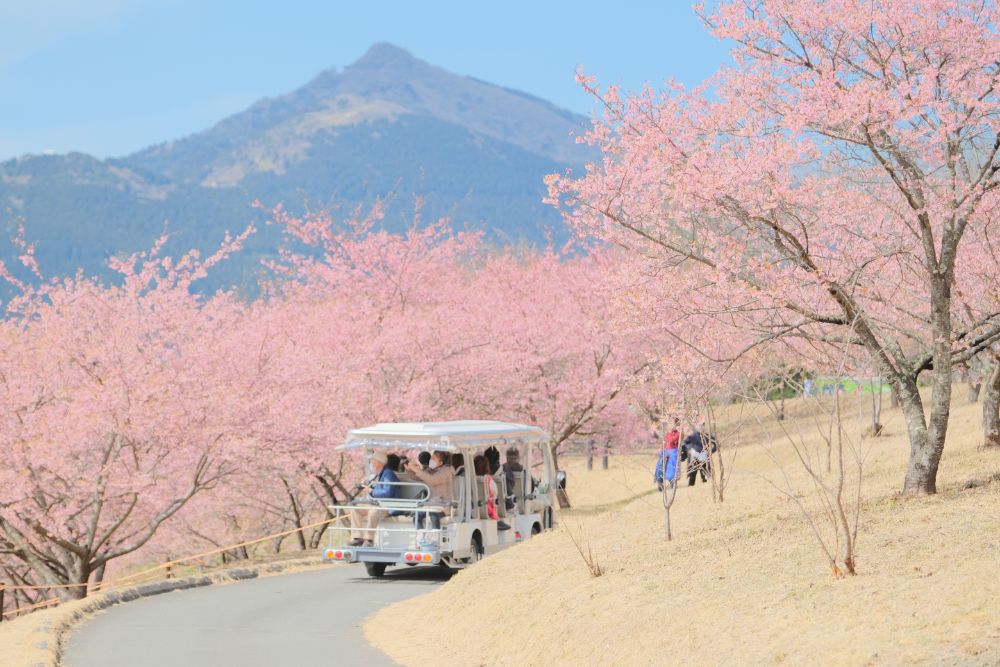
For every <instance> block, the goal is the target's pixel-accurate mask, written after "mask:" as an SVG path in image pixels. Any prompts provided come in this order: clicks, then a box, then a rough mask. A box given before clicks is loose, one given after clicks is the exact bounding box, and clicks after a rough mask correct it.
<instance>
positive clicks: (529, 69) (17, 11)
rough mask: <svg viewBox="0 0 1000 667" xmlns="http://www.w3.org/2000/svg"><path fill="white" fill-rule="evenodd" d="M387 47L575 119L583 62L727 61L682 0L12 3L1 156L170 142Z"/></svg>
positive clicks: (683, 72) (669, 65) (679, 64)
mask: <svg viewBox="0 0 1000 667" xmlns="http://www.w3.org/2000/svg"><path fill="white" fill-rule="evenodd" d="M7 5H11V6H7ZM17 5H22V6H17ZM383 41H384V42H391V43H393V44H397V45H399V46H402V47H404V48H406V49H407V50H409V51H410V52H411V53H413V54H414V55H415V56H417V57H419V58H422V59H424V60H427V61H429V62H431V63H433V64H435V65H439V66H441V67H444V68H445V69H449V70H451V71H454V72H457V73H459V74H468V75H471V76H475V77H477V78H479V79H483V80H486V81H490V82H493V83H497V84H500V85H504V86H509V87H512V88H517V89H520V90H524V91H526V92H529V93H532V94H534V95H537V96H539V97H543V98H545V99H548V100H551V101H552V102H555V103H556V104H559V105H560V106H563V107H566V108H569V109H572V110H574V111H578V112H581V113H586V114H589V113H590V110H591V102H590V100H589V99H588V98H587V97H586V96H585V95H584V94H583V93H582V92H580V89H579V87H578V86H577V85H576V83H575V81H574V80H573V74H574V70H575V68H576V66H577V65H578V64H580V65H583V67H584V68H585V69H586V70H587V71H588V72H589V73H592V74H595V75H597V76H598V77H599V79H600V80H601V81H603V82H614V83H619V84H621V85H622V86H623V87H625V88H626V89H635V88H638V87H640V86H642V84H643V83H644V82H646V81H650V82H652V83H654V84H656V83H659V82H661V81H663V80H664V79H665V78H667V77H673V78H676V79H679V80H680V81H683V82H684V83H688V84H694V83H697V82H699V81H701V80H702V79H704V78H705V77H706V76H708V75H709V74H710V73H711V72H713V71H714V70H715V69H716V68H718V66H719V65H720V64H721V63H722V62H724V61H725V60H727V58H728V54H727V48H726V47H725V46H724V45H723V44H722V43H720V42H718V41H716V40H715V39H714V38H712V37H711V36H709V35H708V34H707V33H706V32H705V31H704V29H703V28H702V27H701V25H700V23H699V21H698V19H697V17H695V15H694V14H693V12H692V11H691V9H690V6H689V3H688V2H686V1H684V0H681V1H676V2H675V1H674V0H661V1H659V2H628V1H627V0H626V1H623V2H618V3H614V2H607V1H604V2H591V1H590V0H574V1H573V2H564V1H561V0H560V1H553V2H545V1H544V0H536V1H535V2H521V1H520V0H504V1H503V2H489V3H487V2H476V1H474V0H465V1H463V2H454V1H451V0H448V1H433V0H424V1H423V2H416V1H410V2H403V1H395V2H390V1H383V0H367V1H364V2H351V3H347V2H340V1H338V0H327V1H325V2H323V1H318V0H317V1H313V2H304V1H303V2H298V1H294V0H287V1H285V2H276V1H272V2H257V1H255V0H244V1H243V2H235V1H229V0H217V1H216V0H200V1H198V0H87V1H86V2H84V1H83V0H31V1H28V0H23V1H22V0H7V1H6V2H2V3H0V99H2V100H3V101H4V104H3V105H0V160H3V159H7V158H10V157H13V156H16V155H20V154H24V153H41V152H44V151H47V150H53V151H56V152H59V153H62V152H67V151H70V150H80V151H84V152H88V153H91V154H94V155H97V156H99V157H108V156H117V155H124V154H127V153H130V152H132V151H135V150H138V149H140V148H143V147H145V146H147V145H149V144H153V143H159V142H161V141H167V140H171V139H176V138H178V137H181V136H184V135H187V134H190V133H192V132H197V131H199V130H201V129H205V128H207V127H209V126H210V125H212V124H214V123H215V122H216V121H218V120H220V119H222V118H223V117H225V116H227V115H229V114H231V113H234V112H236V111H240V110H241V109H243V108H245V107H247V106H248V105H249V104H250V103H252V102H253V101H254V100H257V99H259V98H261V97H264V96H274V95H280V94H282V93H285V92H288V91H290V90H293V89H294V88H297V87H298V86H300V85H302V84H304V83H306V82H307V81H309V80H310V79H311V78H312V77H313V76H315V75H316V74H318V73H319V72H320V71H322V70H324V69H327V68H329V67H334V66H337V67H343V66H344V65H348V64H350V63H351V62H353V61H355V60H357V59H358V58H359V57H361V55H362V54H363V53H364V52H365V51H366V50H367V49H368V47H369V46H370V45H371V44H373V43H375V42H383Z"/></svg>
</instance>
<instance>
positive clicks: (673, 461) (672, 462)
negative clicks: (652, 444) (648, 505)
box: [653, 447, 677, 491]
mask: <svg viewBox="0 0 1000 667" xmlns="http://www.w3.org/2000/svg"><path fill="white" fill-rule="evenodd" d="M676 475H677V448H676V447H664V448H663V449H661V450H660V452H659V454H658V455H657V457H656V469H655V470H653V479H654V480H656V488H657V489H659V490H660V491H663V482H664V480H666V483H667V484H669V485H670V486H673V485H674V477H676Z"/></svg>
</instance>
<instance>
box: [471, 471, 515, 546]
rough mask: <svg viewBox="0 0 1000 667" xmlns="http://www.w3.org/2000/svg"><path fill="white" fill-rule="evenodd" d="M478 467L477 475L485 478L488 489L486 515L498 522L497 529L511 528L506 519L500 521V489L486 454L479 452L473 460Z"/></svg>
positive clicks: (484, 484) (484, 485)
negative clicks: (498, 503) (498, 500)
mask: <svg viewBox="0 0 1000 667" xmlns="http://www.w3.org/2000/svg"><path fill="white" fill-rule="evenodd" d="M472 462H473V466H474V467H475V469H476V477H482V478H483V489H485V490H486V498H485V500H486V516H488V517H489V518H491V519H493V520H494V521H496V522H497V530H510V525H508V524H507V523H506V522H505V521H500V512H499V511H497V499H498V497H499V495H500V490H499V489H497V482H496V480H495V479H493V475H491V474H490V464H489V461H488V460H487V459H486V457H485V456H483V455H482V454H479V455H477V456H476V458H474V459H473V460H472Z"/></svg>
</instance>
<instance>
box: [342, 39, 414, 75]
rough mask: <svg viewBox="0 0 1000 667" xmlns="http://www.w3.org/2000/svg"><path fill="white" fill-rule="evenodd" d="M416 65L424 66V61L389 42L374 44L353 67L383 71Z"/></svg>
mask: <svg viewBox="0 0 1000 667" xmlns="http://www.w3.org/2000/svg"><path fill="white" fill-rule="evenodd" d="M415 64H424V63H423V61H422V60H419V59H417V58H414V57H413V55H411V54H410V52H409V51H407V50H406V49H404V48H401V47H399V46H396V45H395V44H390V43H388V42H376V43H375V44H372V46H371V48H369V49H368V51H367V52H366V53H365V55H363V56H361V58H360V59H358V60H357V61H356V62H355V63H354V64H353V65H351V67H352V68H354V67H360V68H365V69H383V68H390V67H391V68H398V67H400V66H403V65H408V66H412V65H415Z"/></svg>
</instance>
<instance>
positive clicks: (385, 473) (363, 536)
mask: <svg viewBox="0 0 1000 667" xmlns="http://www.w3.org/2000/svg"><path fill="white" fill-rule="evenodd" d="M388 461H389V457H388V456H387V455H386V454H385V452H375V453H374V454H372V457H371V459H370V460H369V463H370V465H371V469H372V477H371V479H370V480H369V481H368V483H367V484H366V485H365V486H364V487H362V490H364V489H365V488H367V489H368V493H367V494H366V495H365V496H364V497H362V498H361V500H360V502H361V503H364V502H365V500H368V502H371V501H372V500H373V499H379V498H395V497H396V494H397V492H398V489H399V487H398V486H396V485H395V484H392V483H391V482H398V481H399V478H398V477H396V473H394V472H393V471H392V470H391V469H390V468H389V467H388V466H387V465H386V463H388ZM386 514H387V512H386V511H385V510H380V509H379V508H378V507H377V506H375V507H372V508H360V507H359V508H357V509H352V510H351V513H350V521H351V542H350V544H351V546H352V547H360V546H366V547H370V546H372V536H373V535H374V533H375V526H377V525H378V522H379V520H380V519H381V518H382V517H384V516H385V515H386Z"/></svg>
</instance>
